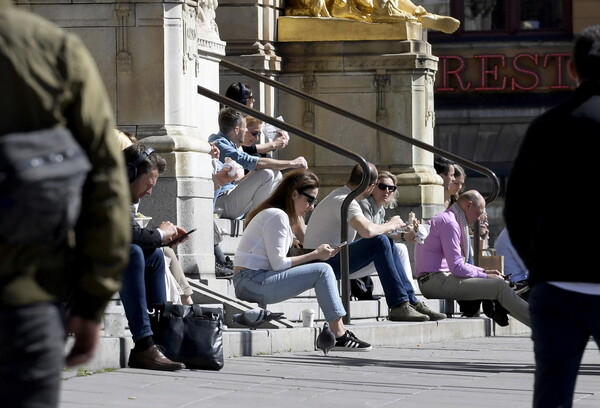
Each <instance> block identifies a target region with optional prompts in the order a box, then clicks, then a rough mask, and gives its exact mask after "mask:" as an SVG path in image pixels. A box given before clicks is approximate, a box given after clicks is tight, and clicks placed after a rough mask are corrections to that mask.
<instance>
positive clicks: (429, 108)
mask: <svg viewBox="0 0 600 408" xmlns="http://www.w3.org/2000/svg"><path fill="white" fill-rule="evenodd" d="M434 82H435V79H434V76H433V74H429V75H427V76H426V78H425V94H426V95H427V99H426V101H427V105H426V106H425V126H426V127H427V126H431V127H432V128H434V127H435V110H434V108H433V85H434Z"/></svg>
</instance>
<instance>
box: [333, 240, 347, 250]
mask: <svg viewBox="0 0 600 408" xmlns="http://www.w3.org/2000/svg"><path fill="white" fill-rule="evenodd" d="M346 245H348V241H344V242H342V243H341V244H339V245H338V246H336V247H334V248H335V249H340V248H341V247H343V246H346Z"/></svg>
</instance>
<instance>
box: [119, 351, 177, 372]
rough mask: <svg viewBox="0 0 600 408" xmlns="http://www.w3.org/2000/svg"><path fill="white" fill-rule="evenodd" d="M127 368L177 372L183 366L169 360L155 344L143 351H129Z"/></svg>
mask: <svg viewBox="0 0 600 408" xmlns="http://www.w3.org/2000/svg"><path fill="white" fill-rule="evenodd" d="M128 365H129V367H131V368H143V369H146V370H160V371H177V370H181V369H182V368H185V364H183V363H178V362H175V361H171V360H169V359H168V358H167V357H165V355H164V354H163V353H162V351H161V350H160V349H159V348H158V346H157V345H156V344H155V345H153V346H150V347H148V348H147V349H146V350H144V351H135V350H131V353H130V354H129V363H128Z"/></svg>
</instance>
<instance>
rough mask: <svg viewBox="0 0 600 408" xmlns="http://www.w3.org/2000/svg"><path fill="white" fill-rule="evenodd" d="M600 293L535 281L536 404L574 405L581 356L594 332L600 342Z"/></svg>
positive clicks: (531, 306) (532, 302) (545, 407)
mask: <svg viewBox="0 0 600 408" xmlns="http://www.w3.org/2000/svg"><path fill="white" fill-rule="evenodd" d="M598 310H600V296H592V295H584V294H581V293H577V292H571V291H567V290H563V289H560V288H558V287H556V286H553V285H551V284H548V283H539V284H537V285H535V286H534V287H533V288H532V289H531V291H530V294H529V311H530V314H531V331H532V339H533V343H534V352H535V384H534V394H533V406H534V407H536V408H538V407H539V408H542V407H543V408H549V407H552V408H554V407H571V406H572V405H573V392H574V391H575V382H576V380H577V372H578V371H579V365H580V363H581V357H582V355H583V352H584V350H585V347H586V345H587V343H588V340H589V339H590V336H593V337H594V339H595V340H596V344H598V345H599V346H600V319H598V316H597V313H596V312H597V311H598Z"/></svg>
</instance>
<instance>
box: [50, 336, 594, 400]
mask: <svg viewBox="0 0 600 408" xmlns="http://www.w3.org/2000/svg"><path fill="white" fill-rule="evenodd" d="M533 372H534V361H533V351H532V342H531V340H530V338H529V336H527V335H507V336H502V335H501V336H495V337H478V338H469V339H448V340H443V341H440V342H430V343H426V344H421V343H413V344H407V345H403V346H378V347H375V348H374V349H373V351H371V352H362V353H358V352H330V355H329V356H324V355H323V354H322V353H321V352H320V351H307V352H292V353H276V354H271V355H254V356H244V357H230V358H227V359H226V360H225V367H224V368H223V369H222V370H221V371H201V370H182V371H178V372H175V373H170V372H160V371H150V370H139V369H132V368H123V369H118V370H109V371H104V372H96V373H94V372H90V371H86V370H83V369H81V370H79V371H77V370H70V371H64V373H63V379H64V381H63V383H62V395H61V404H60V407H61V408H72V407H77V408H80V407H114V408H119V407H128V408H130V407H144V408H183V407H216V408H220V407H237V408H239V407H245V408H252V407H260V408H265V407H285V408H299V407H302V408H305V407H333V406H335V407H338V406H339V407H388V406H389V407H392V406H393V407H397V406H402V407H403V408H411V407H419V408H435V407H444V408H452V407H461V408H468V407H477V408H480V407H511V408H518V407H530V406H531V401H532V389H533ZM574 406H575V407H600V355H599V353H598V350H597V348H596V346H595V343H592V342H590V343H589V344H588V349H587V350H586V354H585V355H584V358H583V362H582V366H581V370H580V374H579V378H578V383H577V389H576V394H575V404H574Z"/></svg>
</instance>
